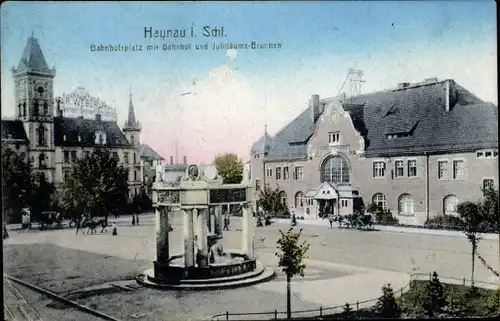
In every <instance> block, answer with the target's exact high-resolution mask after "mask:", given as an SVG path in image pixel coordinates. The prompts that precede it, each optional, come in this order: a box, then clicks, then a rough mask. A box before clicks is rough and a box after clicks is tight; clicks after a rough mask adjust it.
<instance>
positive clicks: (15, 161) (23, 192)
mask: <svg viewBox="0 0 500 321" xmlns="http://www.w3.org/2000/svg"><path fill="white" fill-rule="evenodd" d="M30 178H31V169H30V164H29V162H27V161H25V160H24V159H23V158H22V157H21V156H20V155H18V154H17V153H16V152H14V151H13V150H12V149H10V148H2V208H3V213H2V214H3V219H4V221H6V222H9V223H13V222H21V210H22V209H23V208H25V207H27V206H28V204H29V200H30V192H31V179H30Z"/></svg>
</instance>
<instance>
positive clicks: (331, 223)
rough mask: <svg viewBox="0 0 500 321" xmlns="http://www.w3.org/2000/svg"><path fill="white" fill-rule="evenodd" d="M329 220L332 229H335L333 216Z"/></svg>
mask: <svg viewBox="0 0 500 321" xmlns="http://www.w3.org/2000/svg"><path fill="white" fill-rule="evenodd" d="M328 220H329V221H330V228H333V215H329V216H328Z"/></svg>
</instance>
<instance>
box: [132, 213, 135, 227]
mask: <svg viewBox="0 0 500 321" xmlns="http://www.w3.org/2000/svg"><path fill="white" fill-rule="evenodd" d="M132 225H135V214H132Z"/></svg>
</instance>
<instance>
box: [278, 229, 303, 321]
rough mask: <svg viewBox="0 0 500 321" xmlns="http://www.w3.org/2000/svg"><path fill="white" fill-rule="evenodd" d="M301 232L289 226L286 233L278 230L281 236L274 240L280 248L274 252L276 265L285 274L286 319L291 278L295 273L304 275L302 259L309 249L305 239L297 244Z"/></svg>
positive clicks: (289, 301) (289, 317) (289, 309)
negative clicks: (277, 260) (276, 260)
mask: <svg viewBox="0 0 500 321" xmlns="http://www.w3.org/2000/svg"><path fill="white" fill-rule="evenodd" d="M301 233H302V229H301V230H300V231H298V232H294V230H293V228H290V229H289V230H288V231H287V232H286V233H284V232H283V231H281V230H280V235H281V237H280V238H279V240H278V241H277V242H276V243H277V244H278V249H279V250H280V252H277V253H276V256H277V257H278V258H279V262H278V266H280V267H281V268H282V271H283V272H285V275H286V289H287V291H286V299H287V300H286V313H287V318H288V319H291V317H292V310H291V280H292V277H293V276H295V275H300V276H302V277H304V269H305V268H306V265H305V263H304V260H305V259H306V258H307V257H306V253H307V251H308V250H309V244H307V243H306V241H304V242H302V243H301V244H299V239H300V234H301Z"/></svg>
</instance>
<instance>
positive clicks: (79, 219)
mask: <svg viewBox="0 0 500 321" xmlns="http://www.w3.org/2000/svg"><path fill="white" fill-rule="evenodd" d="M75 226H76V233H75V235H78V231H80V229H81V228H82V219H81V217H80V216H78V217H77V218H76V220H75Z"/></svg>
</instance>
